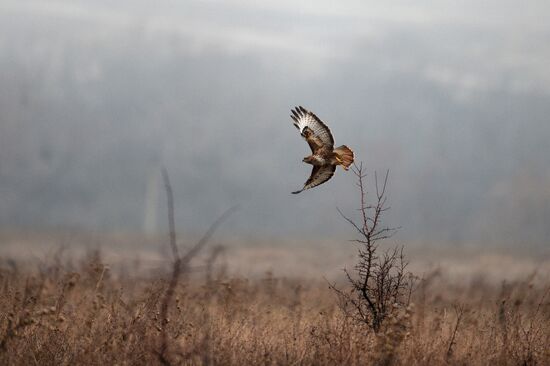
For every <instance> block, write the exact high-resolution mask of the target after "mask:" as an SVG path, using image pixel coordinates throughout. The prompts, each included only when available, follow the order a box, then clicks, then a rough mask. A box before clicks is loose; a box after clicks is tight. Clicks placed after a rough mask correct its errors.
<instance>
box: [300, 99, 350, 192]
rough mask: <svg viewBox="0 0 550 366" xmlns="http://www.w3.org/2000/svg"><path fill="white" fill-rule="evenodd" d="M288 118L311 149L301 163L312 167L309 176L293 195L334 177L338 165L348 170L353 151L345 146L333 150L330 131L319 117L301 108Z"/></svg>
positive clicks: (332, 139)
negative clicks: (309, 153)
mask: <svg viewBox="0 0 550 366" xmlns="http://www.w3.org/2000/svg"><path fill="white" fill-rule="evenodd" d="M290 117H291V118H292V119H293V120H294V126H296V128H297V129H298V130H299V131H300V134H301V135H302V137H303V138H304V139H305V140H306V141H307V144H308V145H309V147H310V148H311V155H309V156H306V157H305V158H304V159H303V160H302V161H303V162H304V163H307V164H311V165H313V170H312V171H311V175H310V177H309V179H308V180H307V181H306V183H305V184H304V187H303V188H302V189H300V190H298V191H295V192H292V193H293V194H297V193H300V192H302V191H304V190H306V189H310V188H313V187H316V186H318V185H320V184H323V183H325V182H326V181H327V180H329V179H330V178H331V177H332V176H333V175H334V171H335V170H336V166H338V165H341V166H342V167H343V168H344V169H345V170H348V169H349V167H350V165H351V164H352V163H353V151H352V150H351V149H350V148H349V147H347V146H346V145H342V146H340V147H337V148H334V138H333V137H332V134H331V133H330V129H329V128H328V127H327V125H326V124H325V123H324V122H323V121H321V120H320V119H319V117H317V116H316V115H315V114H313V113H312V112H310V111H308V110H307V109H305V108H304V107H302V106H299V107H295V108H294V109H293V110H292V114H291V115H290Z"/></svg>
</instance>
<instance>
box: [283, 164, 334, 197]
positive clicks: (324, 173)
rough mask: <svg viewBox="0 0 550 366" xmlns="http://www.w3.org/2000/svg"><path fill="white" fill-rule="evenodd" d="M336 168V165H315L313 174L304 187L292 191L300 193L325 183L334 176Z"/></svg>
mask: <svg viewBox="0 0 550 366" xmlns="http://www.w3.org/2000/svg"><path fill="white" fill-rule="evenodd" d="M335 170H336V165H324V166H313V170H312V171H311V175H310V176H309V179H308V180H307V182H306V184H304V188H302V189H300V190H299V191H296V192H292V194H298V193H300V192H302V191H305V190H306V189H310V188H313V187H317V186H318V185H320V184H323V183H325V182H326V181H327V180H329V179H330V178H332V176H333V175H334V171H335Z"/></svg>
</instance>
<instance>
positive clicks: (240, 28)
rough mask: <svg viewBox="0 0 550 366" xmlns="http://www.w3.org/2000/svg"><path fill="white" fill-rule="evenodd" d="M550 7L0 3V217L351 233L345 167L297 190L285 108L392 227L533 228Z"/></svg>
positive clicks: (88, 225) (425, 230) (449, 234)
mask: <svg viewBox="0 0 550 366" xmlns="http://www.w3.org/2000/svg"><path fill="white" fill-rule="evenodd" d="M549 15H550V5H549V4H548V3H547V2H545V1H527V2H524V3H522V5H521V9H519V5H517V2H512V1H489V2H483V4H479V3H478V2H475V1H466V2H460V4H458V3H455V2H453V1H434V0H429V1H420V2H417V3H415V5H414V6H413V5H411V4H410V3H409V2H406V1H398V2H392V4H391V5H390V4H388V5H382V4H381V3H379V2H370V1H357V2H342V3H338V4H333V3H332V2H328V1H315V2H303V3H301V4H300V5H297V4H295V3H294V2H290V1H266V2H260V3H256V2H252V1H244V2H237V1H224V2H215V1H186V2H181V3H180V2H173V1H162V2H156V3H155V4H154V5H153V4H152V3H150V2H146V1H121V2H117V4H116V5H113V4H111V2H107V1H88V0H87V1H51V2H41V1H6V0H4V1H2V3H0V85H1V88H0V111H1V113H0V227H2V228H13V227H17V228H45V229H48V228H84V229H91V230H114V231H117V230H127V231H143V232H147V233H152V232H156V231H161V230H165V227H166V223H165V218H164V215H165V212H164V210H165V209H164V192H163V191H162V184H161V181H160V168H161V166H163V165H164V166H166V167H167V168H168V170H169V172H170V175H171V178H172V184H173V188H174V191H175V197H176V216H177V222H178V227H179V229H180V230H182V231H184V232H185V231H186V230H187V231H193V232H195V231H201V230H204V229H205V228H206V227H208V225H209V224H210V223H211V222H212V221H213V220H214V219H215V218H216V217H217V216H218V215H219V214H220V213H221V212H223V211H224V210H225V209H226V208H228V207H230V206H232V205H234V204H240V205H241V210H240V211H239V212H238V213H237V214H235V215H234V216H233V217H232V218H231V220H230V223H228V225H227V228H226V229H224V230H225V231H227V232H231V233H232V234H234V235H265V236H269V237H282V238H284V237H308V238H312V237H315V236H319V237H324V236H334V237H340V238H342V237H347V236H351V235H352V234H351V232H350V231H349V228H348V226H347V224H346V223H345V222H344V221H343V220H342V219H341V218H340V217H339V215H338V213H337V211H336V207H339V208H340V209H342V210H343V211H344V212H349V213H351V214H353V212H354V211H353V210H354V208H356V206H357V203H356V198H357V192H356V190H355V186H354V183H355V182H354V177H353V175H352V174H351V173H345V172H343V171H342V170H341V169H338V171H337V174H336V175H335V177H334V178H333V179H332V180H331V181H330V182H328V183H327V184H324V185H322V186H320V187H318V188H316V189H314V190H309V191H305V192H303V193H302V194H300V195H298V196H294V195H291V194H290V192H291V191H293V190H295V189H297V188H300V187H301V186H302V184H303V183H304V181H305V180H306V179H307V177H308V176H309V172H310V167H309V166H307V165H305V164H303V163H302V162H301V160H302V157H303V156H305V155H307V154H308V152H309V151H308V147H307V144H306V143H305V142H304V141H303V140H302V139H301V138H300V136H299V135H298V133H297V131H296V129H295V128H294V127H293V126H292V124H291V120H290V117H289V114H290V109H291V108H292V107H293V106H295V105H303V106H304V107H306V108H308V109H310V110H312V111H314V112H315V113H316V114H317V115H318V116H319V117H320V118H321V119H323V120H324V121H326V122H327V124H328V125H329V126H330V127H331V130H332V132H333V134H334V136H335V140H336V144H337V145H340V144H346V145H348V146H350V147H351V148H352V149H354V151H355V153H356V157H357V159H358V160H362V161H363V162H364V164H365V166H366V168H367V173H368V174H369V177H370V178H372V177H373V173H374V171H375V170H377V171H378V172H380V173H383V172H384V171H385V170H386V169H390V184H389V199H390V203H391V206H392V211H391V213H390V215H389V217H388V223H389V224H392V225H396V226H401V227H402V229H401V230H400V234H399V236H398V237H399V240H409V241H412V242H426V243H430V244H434V243H441V244H442V245H443V244H451V245H460V244H464V243H487V244H488V245H503V246H517V245H521V246H528V247H536V246H538V247H544V246H547V245H548V243H549V241H550V225H549V220H550V158H549V157H550V142H549V141H550V120H549V116H550V43H549V42H548V40H549V39H550V23H549V22H548V21H547V20H548V19H549Z"/></svg>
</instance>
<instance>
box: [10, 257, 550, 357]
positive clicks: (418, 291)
mask: <svg viewBox="0 0 550 366" xmlns="http://www.w3.org/2000/svg"><path fill="white" fill-rule="evenodd" d="M213 253H215V251H214V252H213ZM6 258H7V257H5V256H4V257H3V261H2V266H1V268H2V270H1V273H0V286H1V289H2V290H1V291H2V292H1V294H2V295H1V297H0V364H3V365H74V364H90V365H94V364H102V365H123V364H151V365H154V364H172V365H178V364H185V365H244V364H249V365H252V364H253V365H336V364H342V365H496V364H499V365H548V364H550V347H548V345H549V344H550V294H549V293H548V292H549V286H550V281H549V279H548V277H547V274H546V273H541V272H540V271H539V272H530V273H525V275H523V276H519V277H518V278H517V279H516V280H508V281H502V282H498V281H485V280H484V278H483V277H479V276H478V277H474V278H473V279H471V280H469V281H456V280H452V279H450V277H449V276H447V275H446V273H445V271H444V270H442V269H436V270H432V271H426V272H424V273H423V274H422V275H421V276H420V277H421V278H419V279H418V281H417V282H416V285H415V288H414V291H413V292H412V295H411V299H410V305H408V306H406V307H405V306H402V307H398V308H396V309H395V311H394V312H393V315H392V316H391V317H390V318H389V319H387V320H386V321H385V322H384V324H383V326H382V327H381V329H380V330H379V331H378V332H377V333H375V332H373V331H372V330H371V329H370V328H368V327H367V326H365V325H364V324H362V323H360V322H358V321H356V320H355V319H353V318H351V317H348V316H346V314H345V313H344V312H343V311H342V308H341V304H340V303H339V300H338V297H337V296H336V294H335V293H334V291H333V290H331V289H330V288H329V285H328V282H327V280H324V279H323V278H322V277H319V278H317V279H315V278H300V277H296V276H292V277H290V276H285V277H283V276H280V275H273V274H270V273H266V274H263V275H261V276H254V277H249V278H247V277H244V276H239V275H234V274H231V273H230V272H228V271H227V270H225V269H224V268H225V266H224V265H223V264H222V263H221V262H216V261H214V257H212V256H206V257H205V258H204V260H200V262H201V263H202V264H203V266H202V267H201V268H202V270H201V271H199V272H193V273H189V272H184V273H182V275H181V277H180V278H179V280H178V282H177V284H176V285H175V287H174V293H173V297H172V298H170V299H168V300H169V301H168V304H167V305H168V307H167V315H166V316H165V318H163V317H164V316H163V310H162V306H163V303H164V302H165V300H166V293H167V288H168V281H169V279H170V272H171V271H170V268H171V267H170V265H169V262H167V263H168V266H167V268H166V270H164V271H156V272H155V271H138V270H137V269H136V270H135V271H132V270H128V268H129V267H116V268H113V267H109V266H107V265H106V260H105V259H104V258H102V256H101V254H100V253H99V252H90V253H88V254H87V255H83V256H80V257H79V259H75V258H71V257H70V256H67V255H63V254H61V253H59V254H58V255H53V256H51V257H50V258H49V259H48V260H45V261H42V262H41V263H39V264H37V265H25V266H23V265H19V264H18V262H17V261H9V260H7V259H6ZM197 261H199V260H198V259H197ZM136 266H137V265H136ZM340 286H342V287H345V286H346V282H341V285H340Z"/></svg>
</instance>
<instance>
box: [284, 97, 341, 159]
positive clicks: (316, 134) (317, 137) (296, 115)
mask: <svg viewBox="0 0 550 366" xmlns="http://www.w3.org/2000/svg"><path fill="white" fill-rule="evenodd" d="M290 117H291V118H292V119H293V120H294V126H296V128H297V129H298V130H299V131H300V133H301V134H302V136H304V137H305V138H306V140H307V142H308V144H309V147H311V150H312V151H313V152H315V147H317V146H318V145H319V144H318V142H319V141H320V142H322V144H323V145H324V146H325V147H327V148H328V149H330V150H332V148H333V147H334V138H333V137H332V133H330V129H329V128H328V127H327V125H325V124H324V123H323V121H321V120H320V119H319V117H317V116H316V115H315V114H313V113H312V112H310V111H308V110H307V109H305V108H304V107H302V106H299V107H295V108H294V109H293V110H292V115H291V116H290ZM308 130H309V131H311V132H313V134H312V135H311V134H308ZM310 135H311V136H310Z"/></svg>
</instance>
